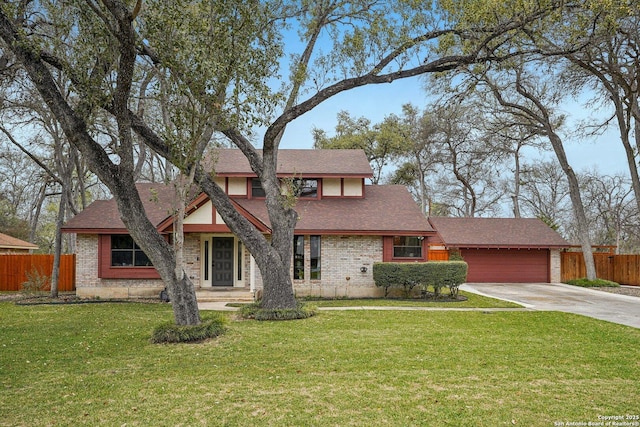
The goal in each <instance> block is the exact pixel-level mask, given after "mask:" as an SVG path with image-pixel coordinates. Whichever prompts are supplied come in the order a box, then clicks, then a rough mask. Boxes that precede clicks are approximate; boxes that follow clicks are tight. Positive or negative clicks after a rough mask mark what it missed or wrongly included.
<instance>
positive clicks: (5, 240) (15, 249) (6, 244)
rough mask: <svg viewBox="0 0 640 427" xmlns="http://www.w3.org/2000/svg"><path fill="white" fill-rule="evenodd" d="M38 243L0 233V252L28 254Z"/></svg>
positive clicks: (36, 247)
mask: <svg viewBox="0 0 640 427" xmlns="http://www.w3.org/2000/svg"><path fill="white" fill-rule="evenodd" d="M35 249H38V245H34V244H33V243H29V242H25V241H24V240H20V239H16V238H15V237H11V236H8V235H6V234H2V233H0V254H29V253H31V252H33V251H34V250H35Z"/></svg>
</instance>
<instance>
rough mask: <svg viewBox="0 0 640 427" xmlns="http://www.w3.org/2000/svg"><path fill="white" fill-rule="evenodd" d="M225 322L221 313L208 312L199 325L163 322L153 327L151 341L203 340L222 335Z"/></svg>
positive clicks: (157, 342)
mask: <svg viewBox="0 0 640 427" xmlns="http://www.w3.org/2000/svg"><path fill="white" fill-rule="evenodd" d="M226 323H227V321H226V318H225V317H224V315H223V314H221V313H211V314H208V315H207V317H206V318H203V319H202V322H201V323H200V324H199V325H176V324H175V323H174V322H167V323H163V324H161V325H159V326H158V327H156V328H155V329H154V331H153V335H152V336H151V342H153V343H156V344H159V343H189V342H200V341H204V340H206V339H209V338H215V337H217V336H219V335H222V334H223V333H224V332H225V331H226Z"/></svg>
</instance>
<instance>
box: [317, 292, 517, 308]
mask: <svg viewBox="0 0 640 427" xmlns="http://www.w3.org/2000/svg"><path fill="white" fill-rule="evenodd" d="M445 295H447V293H446V292H445ZM460 295H461V296H464V297H466V298H467V300H466V301H456V302H442V301H429V300H422V299H406V300H403V299H392V298H387V299H383V298H364V299H346V298H345V299H340V298H338V299H322V300H310V301H308V302H309V303H310V304H313V305H315V306H318V307H358V306H367V307H371V306H378V307H438V308H471V307H477V308H489V307H494V308H517V307H522V306H521V305H518V304H514V303H512V302H508V301H502V300H498V299H494V298H487V297H483V296H481V295H477V294H473V293H470V292H462V291H461V292H460Z"/></svg>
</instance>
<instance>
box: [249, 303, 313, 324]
mask: <svg viewBox="0 0 640 427" xmlns="http://www.w3.org/2000/svg"><path fill="white" fill-rule="evenodd" d="M317 311H318V309H317V307H315V306H313V305H309V304H304V303H301V302H298V306H297V307H296V308H291V309H268V308H262V305H261V302H260V301H258V302H255V303H253V304H248V305H245V306H243V307H242V308H241V309H240V311H239V313H240V317H242V318H243V319H255V320H297V319H306V318H308V317H311V316H315V315H316V313H317Z"/></svg>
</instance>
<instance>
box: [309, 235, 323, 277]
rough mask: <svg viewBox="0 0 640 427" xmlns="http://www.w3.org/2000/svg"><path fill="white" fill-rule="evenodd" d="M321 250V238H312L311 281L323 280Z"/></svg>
mask: <svg viewBox="0 0 640 427" xmlns="http://www.w3.org/2000/svg"><path fill="white" fill-rule="evenodd" d="M320 249H321V244H320V236H311V254H310V261H311V275H310V276H311V277H310V279H311V280H320V279H321V276H320V270H321V269H320V267H321V264H320Z"/></svg>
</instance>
